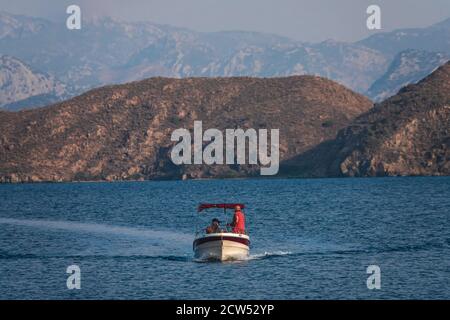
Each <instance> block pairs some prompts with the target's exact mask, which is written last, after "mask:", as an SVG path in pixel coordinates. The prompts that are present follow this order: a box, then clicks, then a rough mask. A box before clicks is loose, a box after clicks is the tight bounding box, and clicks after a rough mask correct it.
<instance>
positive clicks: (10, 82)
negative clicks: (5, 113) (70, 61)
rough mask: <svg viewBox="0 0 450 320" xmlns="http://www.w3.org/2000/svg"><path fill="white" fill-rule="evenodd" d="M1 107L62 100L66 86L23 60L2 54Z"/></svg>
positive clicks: (0, 61) (37, 104)
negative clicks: (33, 68) (32, 67)
mask: <svg viewBox="0 0 450 320" xmlns="http://www.w3.org/2000/svg"><path fill="white" fill-rule="evenodd" d="M0 93H1V94H0V108H1V107H3V108H4V109H9V108H10V109H14V108H24V107H27V106H33V107H37V106H43V105H46V104H49V103H51V102H55V101H58V100H61V99H62V97H64V95H65V94H66V88H65V86H64V85H63V84H62V83H60V82H59V81H57V80H55V79H54V77H52V76H49V75H47V74H44V73H41V72H37V71H34V70H32V69H31V67H30V66H28V65H26V64H25V63H23V62H22V61H20V60H18V59H15V58H13V57H10V56H0Z"/></svg>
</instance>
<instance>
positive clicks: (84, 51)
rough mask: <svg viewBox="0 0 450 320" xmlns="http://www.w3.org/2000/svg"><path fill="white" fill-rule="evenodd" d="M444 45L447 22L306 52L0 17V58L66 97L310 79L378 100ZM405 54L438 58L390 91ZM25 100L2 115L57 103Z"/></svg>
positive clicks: (142, 26) (139, 27)
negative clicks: (183, 83) (170, 83)
mask: <svg viewBox="0 0 450 320" xmlns="http://www.w3.org/2000/svg"><path fill="white" fill-rule="evenodd" d="M449 39H450V19H447V20H445V21H443V22H441V23H438V24H435V25H433V26H431V27H428V28H423V29H405V30H399V31H394V32H391V33H382V34H376V35H374V36H371V37H369V38H367V39H365V40H362V41H359V42H356V43H345V42H338V41H332V40H329V41H325V42H321V43H317V44H311V43H303V42H299V41H294V40H291V39H287V38H284V37H280V36H276V35H271V34H264V33H257V32H240V31H235V32H213V33H200V32H195V31H191V30H187V29H183V28H175V27H171V26H165V25H159V24H154V23H150V22H136V23H129V22H124V21H120V20H116V19H112V18H97V19H91V20H86V21H83V27H82V29H81V30H72V31H71V30H68V29H67V28H66V27H65V25H64V24H63V23H56V22H52V21H48V20H45V19H40V18H32V17H26V16H18V15H12V14H8V13H5V12H2V13H0V48H1V49H0V55H8V56H9V57H14V59H18V60H20V61H22V63H23V64H26V65H28V66H30V68H31V69H32V70H38V71H36V72H37V73H40V74H47V75H49V76H50V77H52V78H53V79H55V81H58V82H59V83H62V84H64V85H65V86H66V88H67V89H66V90H67V93H68V95H75V94H77V93H81V92H83V91H86V90H88V89H90V88H93V87H97V86H101V85H105V84H114V83H124V82H129V81H134V80H140V79H144V78H148V77H153V76H168V77H177V78H183V77H194V76H195V77H197V76H202V77H204V76H206V77H217V76H224V77H230V76H253V77H278V76H289V75H305V74H310V75H319V76H323V77H326V78H329V79H332V80H335V81H337V82H339V83H341V84H343V85H345V86H347V87H349V88H351V89H353V90H355V91H357V92H359V93H362V94H366V95H368V96H369V97H370V98H372V99H375V100H379V99H382V98H384V97H387V96H389V95H391V94H393V93H395V92H393V91H395V90H396V89H397V87H396V88H395V89H392V87H391V86H392V85H394V86H398V85H399V84H400V83H401V85H403V84H407V83H411V82H414V81H416V80H417V79H418V78H420V77H421V76H423V75H424V73H426V72H427V71H431V70H433V69H435V68H436V67H438V66H439V64H441V63H442V61H443V59H445V55H448V54H450V43H449V41H450V40H449ZM409 49H416V50H419V51H427V52H430V54H431V55H433V54H434V53H432V52H439V53H441V54H442V55H443V56H442V59H438V58H436V57H435V58H433V59H428V58H426V53H424V54H423V55H422V56H421V57H419V58H417V57H416V58H417V59H419V60H420V62H417V63H416V64H415V65H413V66H409V64H407V63H406V64H405V63H403V65H402V70H401V74H402V75H404V76H403V77H402V79H401V81H394V82H395V83H393V81H392V80H391V79H390V77H389V75H388V74H387V73H389V72H390V73H392V72H394V73H395V71H392V69H395V65H397V64H398V63H397V64H396V59H398V58H396V55H397V56H398V55H399V54H401V52H402V51H405V50H409ZM417 66H420V68H419V69H420V70H416V67H417ZM1 67H2V66H0V68H1ZM405 68H411V70H405ZM18 72H21V69H20V68H19V69H18ZM30 76H31V75H30ZM30 83H33V82H32V81H30ZM1 90H2V95H5V96H9V97H11V98H12V97H14V94H13V93H14V92H21V91H22V90H21V89H20V90H19V89H16V88H12V87H11V86H10V87H8V88H2V89H1ZM38 91H39V90H38ZM24 96H27V95H23V94H22V95H21V94H19V95H17V97H15V98H14V99H13V101H10V100H11V99H9V100H8V102H1V103H0V107H1V106H5V105H7V104H10V103H13V105H12V107H11V108H15V109H19V108H21V105H22V104H21V102H20V101H21V100H23V99H28V100H27V101H24V102H23V104H24V105H25V106H32V105H33V104H34V103H35V104H36V105H42V100H43V99H42V98H45V99H46V100H45V101H46V102H52V101H58V100H59V99H60V97H59V96H58V95H56V96H55V97H52V96H45V97H42V96H41V94H40V93H39V94H38V97H36V98H37V99H35V100H37V101H41V102H40V103H39V102H33V99H30V98H32V97H33V96H28V97H25V98H23V97H24ZM39 96H41V98H39ZM14 103H17V104H15V105H14Z"/></svg>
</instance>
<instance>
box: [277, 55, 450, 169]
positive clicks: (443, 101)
mask: <svg viewBox="0 0 450 320" xmlns="http://www.w3.org/2000/svg"><path fill="white" fill-rule="evenodd" d="M283 173H284V174H290V175H296V176H397V175H450V62H449V63H446V64H445V65H443V66H442V67H440V68H438V69H437V70H436V71H435V72H433V73H432V74H431V75H429V76H428V77H426V78H425V79H423V80H422V81H420V82H419V83H417V84H412V85H409V86H407V87H405V88H403V89H402V90H401V91H400V92H399V93H398V94H397V95H395V96H394V97H391V98H389V99H388V100H386V101H385V102H383V103H381V104H378V105H376V106H375V107H374V108H373V109H371V110H370V111H369V112H367V113H365V114H363V115H361V116H359V117H358V118H357V119H355V120H354V121H353V123H352V124H351V125H350V126H348V127H347V128H345V129H343V130H341V131H340V132H339V134H338V136H337V138H336V139H335V140H331V141H328V142H324V143H322V144H320V145H319V146H317V147H315V148H313V149H311V150H309V151H308V152H306V153H304V154H302V155H300V156H297V157H294V158H293V159H290V160H288V161H286V163H285V164H284V167H283Z"/></svg>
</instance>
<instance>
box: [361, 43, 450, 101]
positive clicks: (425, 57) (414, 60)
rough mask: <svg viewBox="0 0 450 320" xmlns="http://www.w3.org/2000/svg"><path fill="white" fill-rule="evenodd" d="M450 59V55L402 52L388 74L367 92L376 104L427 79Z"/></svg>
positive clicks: (413, 51)
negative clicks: (410, 85) (411, 84)
mask: <svg viewBox="0 0 450 320" xmlns="http://www.w3.org/2000/svg"><path fill="white" fill-rule="evenodd" d="M449 59H450V54H446V53H441V52H429V51H423V50H415V49H408V50H405V51H402V52H400V53H399V54H398V55H397V56H396V57H395V58H394V60H393V61H392V63H391V65H390V66H389V68H388V70H387V72H386V73H385V74H384V75H383V76H382V77H381V78H380V79H378V80H377V81H375V82H374V83H373V84H372V86H371V87H370V88H369V90H368V91H367V95H368V96H369V97H371V98H372V100H373V101H375V102H380V101H383V100H385V99H386V98H389V97H390V96H393V95H394V94H396V93H397V92H398V91H399V90H400V89H401V88H403V87H404V86H406V85H408V84H410V83H416V82H417V81H419V80H421V79H423V78H425V77H426V76H427V75H429V74H430V73H431V72H433V71H434V70H435V69H437V68H438V67H439V66H441V65H443V64H445V63H446V62H447V61H449Z"/></svg>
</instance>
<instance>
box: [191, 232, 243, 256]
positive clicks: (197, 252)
mask: <svg viewBox="0 0 450 320" xmlns="http://www.w3.org/2000/svg"><path fill="white" fill-rule="evenodd" d="M249 244H250V238H249V236H247V235H245V234H236V233H213V234H208V235H203V236H200V237H198V238H196V239H195V240H194V244H193V249H194V257H195V259H199V260H217V261H227V260H245V259H247V258H248V255H249Z"/></svg>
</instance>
